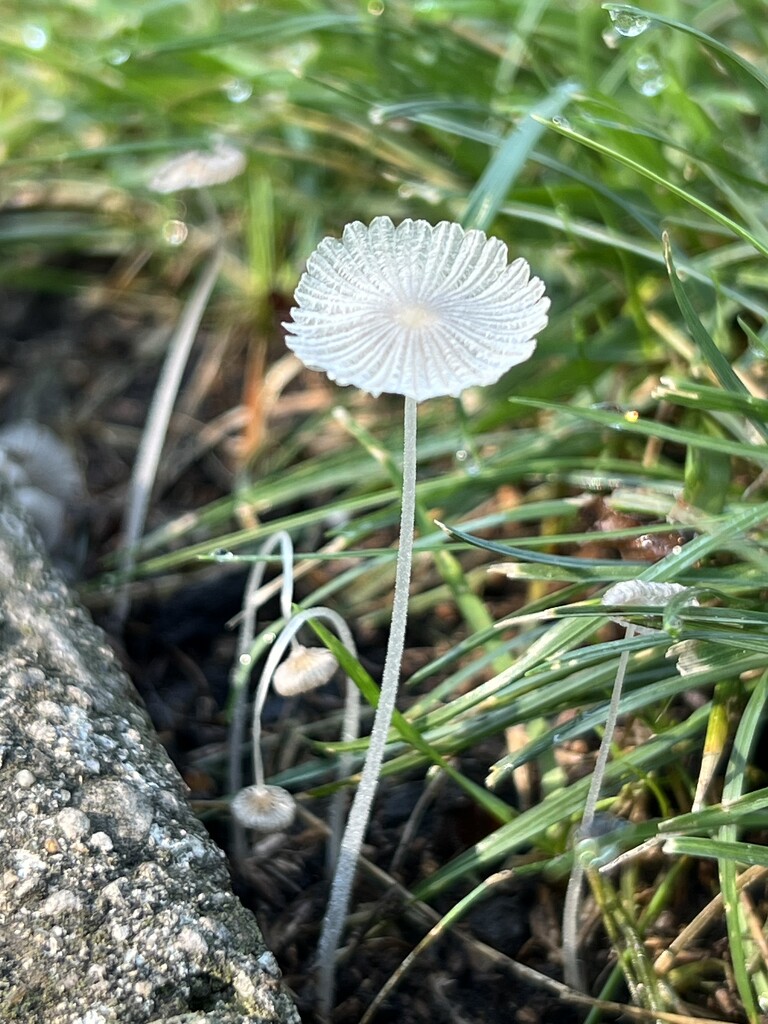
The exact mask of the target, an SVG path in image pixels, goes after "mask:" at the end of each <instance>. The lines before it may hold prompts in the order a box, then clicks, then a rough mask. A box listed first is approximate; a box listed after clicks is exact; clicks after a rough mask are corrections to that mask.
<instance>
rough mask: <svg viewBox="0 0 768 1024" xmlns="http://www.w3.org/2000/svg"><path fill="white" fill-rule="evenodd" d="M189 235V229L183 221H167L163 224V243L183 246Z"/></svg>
mask: <svg viewBox="0 0 768 1024" xmlns="http://www.w3.org/2000/svg"><path fill="white" fill-rule="evenodd" d="M188 234H189V228H188V227H187V225H186V224H185V223H184V221H183V220H167V221H166V222H165V224H163V241H164V242H165V243H166V244H167V245H183V244H184V242H186V240H187V235H188Z"/></svg>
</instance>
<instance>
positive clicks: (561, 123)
mask: <svg viewBox="0 0 768 1024" xmlns="http://www.w3.org/2000/svg"><path fill="white" fill-rule="evenodd" d="M552 124H554V125H556V126H557V127H558V128H567V129H568V130H569V131H570V128H571V122H570V121H569V120H568V118H567V117H563V116H562V114H555V116H554V117H553V118H552Z"/></svg>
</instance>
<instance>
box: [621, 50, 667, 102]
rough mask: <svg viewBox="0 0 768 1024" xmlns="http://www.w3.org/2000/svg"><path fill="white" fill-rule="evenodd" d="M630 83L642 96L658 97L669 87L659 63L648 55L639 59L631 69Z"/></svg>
mask: <svg viewBox="0 0 768 1024" xmlns="http://www.w3.org/2000/svg"><path fill="white" fill-rule="evenodd" d="M629 81H630V84H631V86H632V88H633V89H636V90H637V92H639V93H640V95H641V96H658V95H659V93H660V92H663V91H664V89H666V87H667V79H666V77H665V76H664V72H663V71H662V70H661V67H660V66H659V62H658V61H657V60H656V58H655V57H652V56H651V55H650V54H648V53H645V54H643V55H642V56H640V57H638V58H637V60H636V61H635V63H634V66H633V67H632V68H631V69H630V72H629Z"/></svg>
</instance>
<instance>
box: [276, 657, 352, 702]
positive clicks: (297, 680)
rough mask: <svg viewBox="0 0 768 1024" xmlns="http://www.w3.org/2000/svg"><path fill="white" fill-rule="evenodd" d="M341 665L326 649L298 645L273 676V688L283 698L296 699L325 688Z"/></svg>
mask: <svg viewBox="0 0 768 1024" xmlns="http://www.w3.org/2000/svg"><path fill="white" fill-rule="evenodd" d="M338 667H339V663H338V662H337V661H336V659H335V658H334V656H333V655H332V654H331V652H330V651H329V650H327V649H326V648H325V647H304V646H303V645H302V644H297V645H296V647H294V649H293V650H292V651H291V652H290V654H289V655H288V657H287V658H286V659H285V661H283V662H281V663H280V664H279V665H278V666H277V668H276V669H275V674H274V675H273V676H272V686H273V688H274V689H275V690H276V691H277V692H278V693H279V694H280V696H281V697H295V696H296V695H297V694H299V693H308V692H309V691H310V690H316V689H318V687H320V686H325V684H326V683H328V682H330V680H331V679H332V678H333V675H334V673H335V672H336V669H337V668H338Z"/></svg>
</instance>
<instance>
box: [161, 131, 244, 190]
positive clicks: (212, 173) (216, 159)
mask: <svg viewBox="0 0 768 1024" xmlns="http://www.w3.org/2000/svg"><path fill="white" fill-rule="evenodd" d="M245 163H246V160H245V154H243V153H242V152H241V151H240V150H239V149H237V148H236V147H235V146H230V145H229V144H228V143H226V142H222V141H218V142H217V143H216V144H215V145H214V147H213V149H211V150H208V151H206V150H202V149H191V150H189V152H187V153H182V154H181V155H180V156H174V157H171V159H170V160H166V162H165V163H164V164H161V165H160V167H158V168H157V170H156V171H155V173H154V175H153V177H152V180H151V181H150V183H149V187H150V188H151V189H152V191H153V192H160V193H162V194H165V195H167V194H169V193H171V192H181V191H182V190H183V189H185V188H205V187H206V186H208V185H221V184H223V183H224V182H226V181H231V180H232V179H233V178H236V177H237V176H238V174H242V173H243V171H244V170H245Z"/></svg>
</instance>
